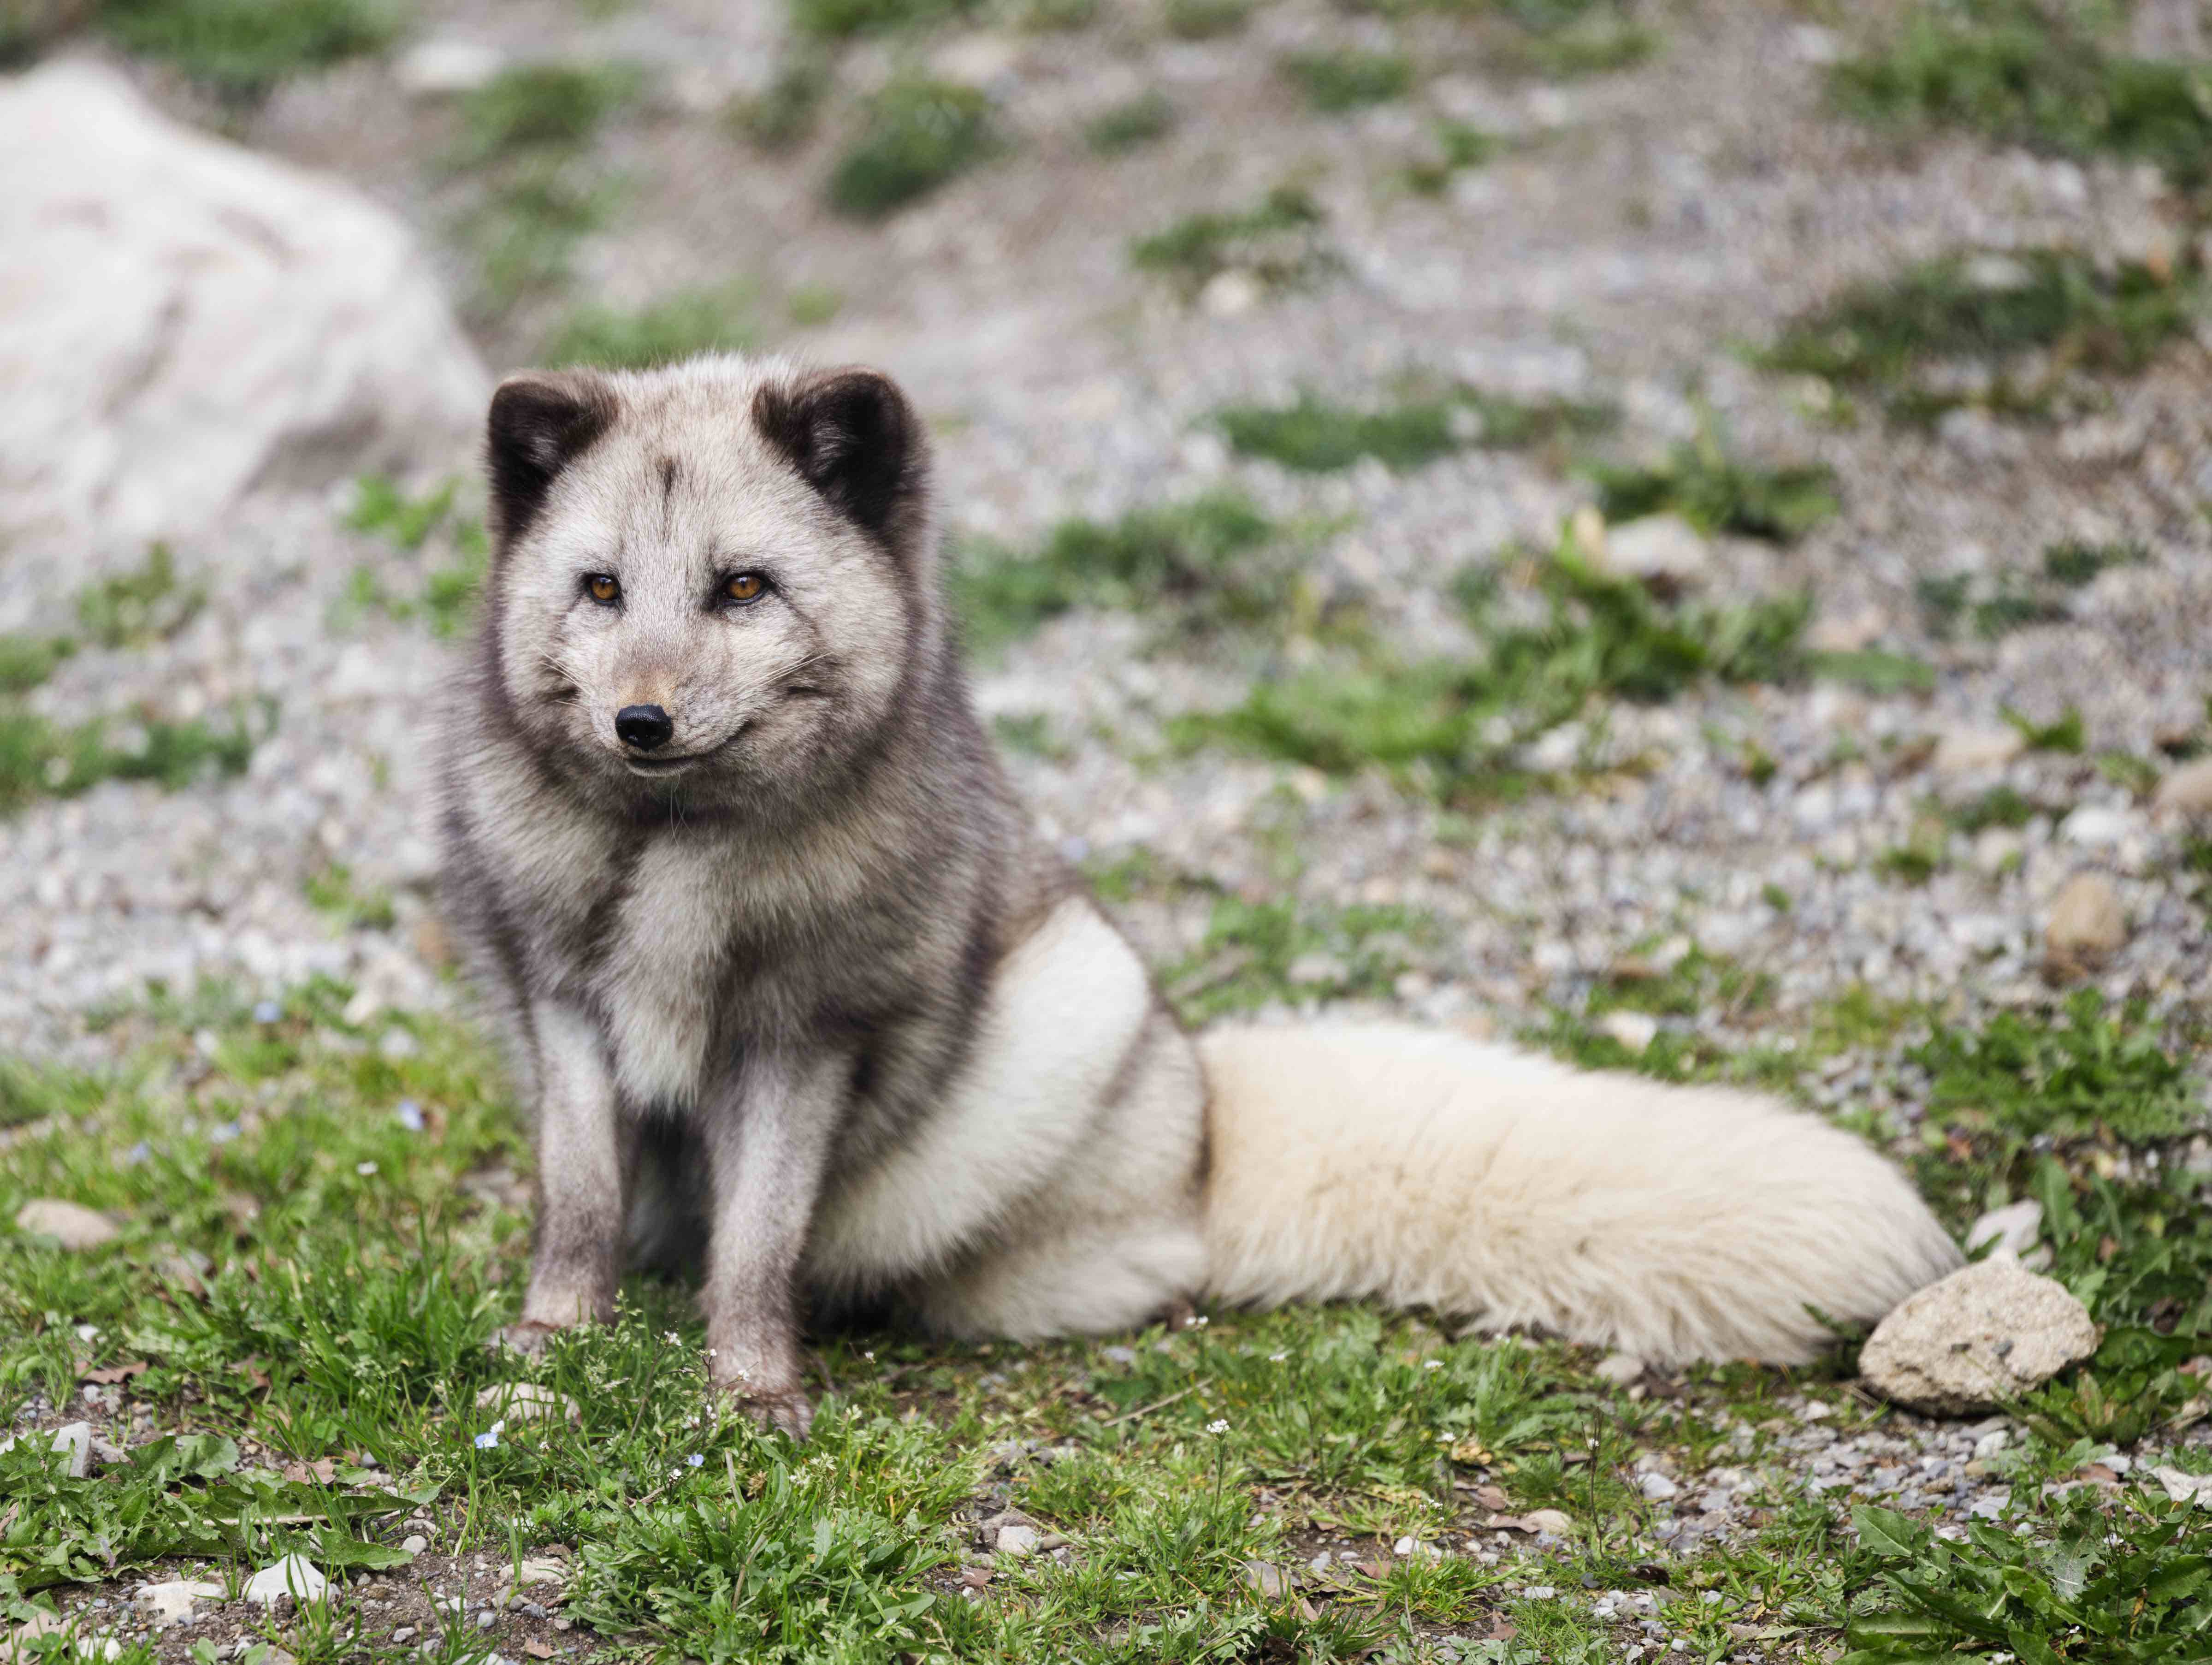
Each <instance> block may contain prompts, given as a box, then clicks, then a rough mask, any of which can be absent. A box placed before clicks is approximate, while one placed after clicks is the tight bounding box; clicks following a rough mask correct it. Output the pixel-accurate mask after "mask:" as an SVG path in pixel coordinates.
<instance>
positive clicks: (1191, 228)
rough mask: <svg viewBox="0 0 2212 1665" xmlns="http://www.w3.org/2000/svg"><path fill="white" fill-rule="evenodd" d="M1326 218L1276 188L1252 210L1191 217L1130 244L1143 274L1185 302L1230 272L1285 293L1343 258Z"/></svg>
mask: <svg viewBox="0 0 2212 1665" xmlns="http://www.w3.org/2000/svg"><path fill="white" fill-rule="evenodd" d="M1327 224H1328V214H1327V212H1326V211H1325V210H1323V209H1322V205H1321V204H1319V203H1317V202H1316V201H1315V200H1314V199H1313V197H1311V196H1310V194H1308V193H1307V192H1306V191H1304V190H1302V189H1300V188H1299V187H1298V186H1296V185H1278V186H1277V187H1276V188H1275V189H1274V190H1273V191H1269V192H1268V193H1267V195H1266V196H1265V197H1262V198H1261V200H1260V201H1259V202H1258V203H1257V204H1255V205H1254V206H1252V207H1251V208H1249V209H1245V210H1241V211H1237V212H1233V213H1215V214H1193V215H1189V216H1185V217H1184V218H1182V219H1181V220H1178V221H1176V222H1175V223H1174V224H1173V225H1171V226H1169V227H1167V228H1165V229H1164V230H1162V231H1158V232H1155V233H1153V234H1152V235H1151V236H1149V237H1140V238H1139V239H1138V240H1136V241H1135V242H1134V243H1132V244H1131V245H1130V246H1129V261H1130V264H1132V265H1133V266H1135V267H1136V269H1137V270H1139V271H1144V272H1151V273H1152V274H1154V275H1156V276H1162V277H1165V278H1167V279H1169V280H1170V282H1172V283H1175V284H1176V286H1177V287H1178V288H1179V289H1182V291H1183V293H1184V294H1185V295H1187V296H1195V295H1197V293H1198V292H1199V291H1200V289H1204V288H1205V287H1206V283H1207V282H1208V280H1210V279H1212V278H1213V277H1215V276H1218V275H1219V274H1221V273H1222V272H1225V271H1228V270H1232V269H1234V270H1243V271H1249V272H1250V273H1251V274H1252V275H1253V276H1255V277H1257V278H1258V279H1260V281H1261V283H1266V284H1268V285H1270V286H1271V287H1276V288H1282V287H1286V286H1289V285H1291V284H1296V283H1308V282H1310V281H1312V280H1313V279H1315V278H1316V277H1318V276H1321V275H1322V273H1323V272H1325V271H1328V270H1332V269H1334V266H1335V265H1336V264H1338V257H1337V256H1336V255H1335V253H1334V252H1333V251H1332V250H1331V249H1330V248H1329V246H1328V242H1327V240H1326V238H1325V236H1324V234H1323V228H1324V227H1326V226H1327Z"/></svg>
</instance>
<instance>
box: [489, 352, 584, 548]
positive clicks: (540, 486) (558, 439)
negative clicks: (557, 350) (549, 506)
mask: <svg viewBox="0 0 2212 1665" xmlns="http://www.w3.org/2000/svg"><path fill="white" fill-rule="evenodd" d="M615 409H616V406H615V396H614V391H613V390H612V389H611V388H610V387H609V386H607V385H606V383H605V382H604V381H602V380H599V377H597V376H594V375H592V374H590V373H589V372H586V371H577V370H556V371H544V370H526V371H523V372H522V373H521V374H518V375H512V376H509V377H508V378H507V380H505V381H502V382H501V383H500V385H499V391H498V392H495V393H494V394H493V395H492V396H491V419H490V422H489V424H488V426H487V430H486V445H485V449H486V453H487V456H488V459H489V465H490V469H491V501H492V507H494V508H495V510H496V511H497V513H498V517H499V531H500V536H501V539H502V540H505V539H510V538H519V537H520V536H521V535H522V532H523V531H524V530H525V529H526V527H527V526H529V525H530V523H531V521H532V520H534V519H536V518H537V514H538V509H539V507H541V506H542V505H543V504H544V501H545V491H546V488H547V487H549V486H550V485H551V484H552V483H553V480H554V477H555V476H556V475H557V474H559V473H560V471H562V469H564V468H566V467H568V465H569V464H570V463H573V462H574V461H575V460H576V459H577V458H579V457H580V456H582V455H583V454H584V453H585V452H586V451H587V450H589V449H590V448H591V447H592V442H593V441H596V440H597V439H598V438H599V435H600V434H604V433H605V432H606V431H607V429H608V428H609V427H611V425H612V424H613V422H614V419H615Z"/></svg>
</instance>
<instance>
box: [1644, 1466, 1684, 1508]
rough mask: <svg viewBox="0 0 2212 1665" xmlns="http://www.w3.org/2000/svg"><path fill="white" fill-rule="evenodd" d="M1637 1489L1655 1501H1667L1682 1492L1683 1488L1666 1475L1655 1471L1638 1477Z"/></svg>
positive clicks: (1677, 1496)
mask: <svg viewBox="0 0 2212 1665" xmlns="http://www.w3.org/2000/svg"><path fill="white" fill-rule="evenodd" d="M1636 1489H1637V1490H1638V1491H1639V1492H1642V1493H1643V1494H1644V1496H1645V1497H1646V1498H1650V1500H1651V1501H1652V1502H1653V1503H1667V1502H1670V1501H1672V1500H1673V1499H1674V1498H1679V1497H1680V1496H1681V1494H1682V1488H1681V1487H1680V1486H1677V1485H1676V1484H1675V1483H1674V1481H1673V1480H1669V1479H1668V1477H1667V1476H1666V1475H1664V1474H1659V1473H1657V1472H1656V1471H1654V1472H1653V1473H1651V1474H1644V1475H1640V1476H1638V1479H1637V1482H1636Z"/></svg>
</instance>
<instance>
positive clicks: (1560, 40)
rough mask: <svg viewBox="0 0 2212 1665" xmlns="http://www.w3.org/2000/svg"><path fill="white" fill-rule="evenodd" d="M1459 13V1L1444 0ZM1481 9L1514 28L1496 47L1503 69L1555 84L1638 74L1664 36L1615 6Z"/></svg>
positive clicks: (1503, 4)
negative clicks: (1579, 78)
mask: <svg viewBox="0 0 2212 1665" xmlns="http://www.w3.org/2000/svg"><path fill="white" fill-rule="evenodd" d="M1444 3H1445V4H1446V5H1447V6H1448V7H1449V8H1450V9H1460V7H1459V6H1458V5H1457V4H1456V3H1455V0H1444ZM1480 9H1481V10H1484V11H1486V12H1489V13H1491V14H1492V15H1497V16H1499V17H1502V18H1504V19H1506V20H1508V21H1510V24H1512V25H1513V26H1514V27H1512V28H1511V29H1510V31H1509V32H1508V33H1505V34H1504V36H1502V37H1500V38H1499V39H1497V41H1496V42H1495V44H1494V46H1493V58H1494V61H1495V62H1496V63H1497V64H1498V66H1499V67H1501V68H1504V69H1510V70H1519V71H1520V72H1521V73H1522V74H1525V75H1535V76H1547V77H1549V78H1552V79H1555V80H1567V79H1572V78H1574V77H1576V76H1592V75H1609V74H1611V73H1613V72H1614V71H1616V70H1627V69H1633V68H1634V67H1635V66H1636V65H1637V64H1641V63H1643V62H1644V60H1645V59H1646V58H1650V56H1651V55H1652V53H1653V52H1656V51H1657V50H1658V46H1659V36H1658V34H1657V33H1656V32H1655V31H1653V30H1652V29H1650V27H1646V26H1645V25H1644V23H1642V22H1640V21H1638V18H1637V17H1636V15H1634V14H1633V13H1632V10H1631V9H1629V8H1627V7H1626V6H1623V5H1620V4H1618V3H1615V0H1487V3H1485V4H1482V5H1481V6H1480Z"/></svg>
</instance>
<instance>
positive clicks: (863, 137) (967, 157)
mask: <svg viewBox="0 0 2212 1665" xmlns="http://www.w3.org/2000/svg"><path fill="white" fill-rule="evenodd" d="M1004 148H1005V141H1004V140H1003V139H1002V138H1001V137H1000V135H999V133H998V131H997V128H996V126H995V125H994V123H993V121H992V119H991V106H990V101H989V100H987V99H986V98H985V97H984V96H983V94H981V93H979V92H977V91H976V90H975V88H972V87H963V86H961V85H959V84H958V83H957V82H948V81H928V80H921V79H909V80H904V81H896V82H892V83H891V84H890V86H889V87H886V88H884V90H883V91H882V92H880V93H878V94H876V96H875V97H874V98H873V99H872V100H870V101H869V104H868V106H867V110H866V119H865V123H864V125H863V126H862V128H861V131H860V134H859V136H858V137H855V138H854V140H853V142H852V143H850V144H849V145H848V146H847V147H846V149H845V150H844V152H843V154H842V155H840V156H839V157H838V159H837V163H836V167H834V168H833V169H832V170H831V172H830V174H829V185H828V192H829V204H830V206H831V207H832V208H835V209H836V210H837V211H838V212H839V213H841V214H846V215H850V216H853V217H854V218H855V219H861V220H880V219H883V218H884V217H886V216H890V215H891V214H895V213H896V212H897V211H898V210H900V209H902V208H905V207H908V205H910V204H914V203H916V202H919V201H920V200H921V198H922V197H927V196H928V195H929V194H930V193H931V192H933V191H936V190H938V189H939V188H940V187H941V186H943V185H945V184H947V183H948V182H950V181H951V180H952V179H957V178H958V177H959V176H960V175H961V174H963V173H967V172H968V171H969V169H971V168H973V167H976V166H977V165H979V164H980V163H981V162H983V161H987V159H989V158H990V157H991V156H993V155H997V154H998V153H999V152H1000V150H1001V149H1004Z"/></svg>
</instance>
